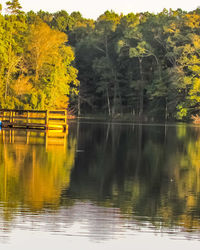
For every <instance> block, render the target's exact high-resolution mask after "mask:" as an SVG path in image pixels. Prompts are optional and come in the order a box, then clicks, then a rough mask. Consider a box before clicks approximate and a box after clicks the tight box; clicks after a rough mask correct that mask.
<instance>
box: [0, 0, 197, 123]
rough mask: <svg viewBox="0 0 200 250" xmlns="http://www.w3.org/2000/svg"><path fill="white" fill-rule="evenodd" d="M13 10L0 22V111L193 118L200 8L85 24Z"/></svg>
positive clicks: (60, 15) (106, 17)
mask: <svg viewBox="0 0 200 250" xmlns="http://www.w3.org/2000/svg"><path fill="white" fill-rule="evenodd" d="M16 3H18V0H13V1H12V2H7V9H8V10H9V11H10V13H9V14H6V15H1V17H0V18H1V21H0V22H1V25H0V27H1V28H0V29H1V30H0V43H1V44H0V65H1V67H0V71H1V72H0V76H1V86H0V87H1V94H0V103H1V107H11V106H15V107H20V108H27V107H30V108H37V109H39V108H41V109H42V108H50V107H68V109H70V110H72V111H74V112H76V113H77V114H78V115H81V114H82V115H84V114H102V115H104V116H105V115H106V116H109V117H112V118H118V117H119V118H120V117H122V118H128V119H132V118H133V119H135V118H138V119H155V118H156V119H166V120H172V119H173V120H174V119H177V120H187V119H190V118H191V116H192V115H195V114H198V113H199V109H200V104H199V101H200V9H199V8H197V9H196V10H194V11H191V12H186V11H183V10H181V9H177V10H172V9H170V10H166V9H164V10H163V11H162V12H160V13H157V14H153V13H149V12H144V13H136V14H134V13H129V14H127V15H123V14H120V15H118V14H117V13H115V12H113V11H106V12H105V13H104V14H102V15H100V16H99V17H98V18H97V20H92V19H86V18H84V17H83V16H82V15H81V13H79V12H72V13H71V14H68V13H67V12H66V11H64V10H62V11H59V12H56V13H48V12H44V11H39V12H37V13H34V12H33V11H30V12H28V13H23V12H21V9H20V8H19V6H20V5H19V6H18V7H16ZM18 4H19V3H18ZM20 7H21V6H20Z"/></svg>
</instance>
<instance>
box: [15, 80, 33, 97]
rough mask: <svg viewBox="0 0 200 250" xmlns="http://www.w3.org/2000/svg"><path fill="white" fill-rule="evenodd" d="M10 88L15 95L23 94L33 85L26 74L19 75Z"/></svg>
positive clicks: (29, 90)
mask: <svg viewBox="0 0 200 250" xmlns="http://www.w3.org/2000/svg"><path fill="white" fill-rule="evenodd" d="M12 89H13V90H14V92H15V94H16V95H24V94H28V93H30V92H31V91H32V89H33V86H32V84H31V83H30V82H29V77H28V76H23V75H21V76H20V77H19V78H18V79H17V80H16V81H15V82H14V84H13V85H12Z"/></svg>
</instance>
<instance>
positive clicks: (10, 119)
mask: <svg viewBox="0 0 200 250" xmlns="http://www.w3.org/2000/svg"><path fill="white" fill-rule="evenodd" d="M9 122H10V123H12V111H11V110H10V111H9Z"/></svg>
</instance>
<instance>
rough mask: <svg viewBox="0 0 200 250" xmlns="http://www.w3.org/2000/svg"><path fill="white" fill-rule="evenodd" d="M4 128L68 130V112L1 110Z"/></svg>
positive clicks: (0, 117)
mask: <svg viewBox="0 0 200 250" xmlns="http://www.w3.org/2000/svg"><path fill="white" fill-rule="evenodd" d="M0 120H1V122H2V127H11V128H34V129H63V130H66V129H67V111H66V110H16V109H1V110H0Z"/></svg>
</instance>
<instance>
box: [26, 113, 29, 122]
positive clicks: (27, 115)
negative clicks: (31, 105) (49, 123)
mask: <svg viewBox="0 0 200 250" xmlns="http://www.w3.org/2000/svg"><path fill="white" fill-rule="evenodd" d="M28 118H29V112H28V111H27V114H26V125H28Z"/></svg>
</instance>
